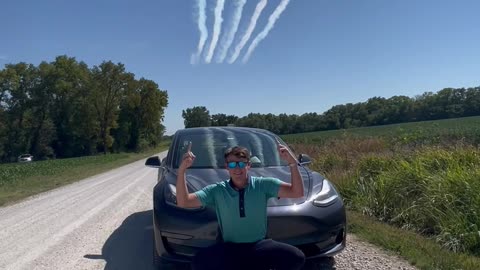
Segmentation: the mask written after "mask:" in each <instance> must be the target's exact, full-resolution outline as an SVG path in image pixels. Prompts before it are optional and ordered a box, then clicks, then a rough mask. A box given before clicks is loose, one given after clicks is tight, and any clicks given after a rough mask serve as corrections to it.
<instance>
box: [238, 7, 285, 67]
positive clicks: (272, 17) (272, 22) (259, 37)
mask: <svg viewBox="0 0 480 270" xmlns="http://www.w3.org/2000/svg"><path fill="white" fill-rule="evenodd" d="M288 2H290V0H282V2H280V4H279V5H278V7H277V8H276V9H275V11H273V13H272V15H270V17H269V18H268V23H267V26H265V28H264V29H263V31H262V32H260V33H259V34H258V35H257V36H256V37H255V39H254V40H253V41H252V44H250V47H248V50H247V53H246V54H245V55H244V56H243V59H242V62H243V63H246V62H247V61H248V59H249V58H250V56H251V55H252V53H253V50H255V48H256V47H257V45H258V43H260V41H262V40H263V39H264V38H265V37H266V36H267V35H268V32H270V30H272V28H273V27H274V26H275V22H276V21H277V20H278V18H279V17H280V15H282V12H283V11H284V10H285V9H286V8H287V5H288Z"/></svg>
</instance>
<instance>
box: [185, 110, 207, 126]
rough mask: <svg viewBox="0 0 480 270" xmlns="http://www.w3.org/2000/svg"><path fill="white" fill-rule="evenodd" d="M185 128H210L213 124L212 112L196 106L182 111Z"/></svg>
mask: <svg viewBox="0 0 480 270" xmlns="http://www.w3.org/2000/svg"><path fill="white" fill-rule="evenodd" d="M182 117H183V119H184V124H185V128H192V127H208V126H210V125H211V124H212V120H211V118H210V112H209V111H208V110H207V108H206V107H204V106H195V107H193V108H188V109H186V110H183V111H182Z"/></svg>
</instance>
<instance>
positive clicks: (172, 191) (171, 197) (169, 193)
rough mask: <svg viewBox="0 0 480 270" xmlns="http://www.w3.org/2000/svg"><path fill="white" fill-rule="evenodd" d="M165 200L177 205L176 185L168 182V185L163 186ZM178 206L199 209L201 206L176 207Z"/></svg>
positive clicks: (169, 203)
mask: <svg viewBox="0 0 480 270" xmlns="http://www.w3.org/2000/svg"><path fill="white" fill-rule="evenodd" d="M165 202H166V203H167V204H168V205H171V206H174V207H178V206H177V187H176V186H175V185H172V184H168V186H167V187H166V188H165ZM178 208H182V209H188V210H195V209H201V208H202V207H197V208H183V207H178Z"/></svg>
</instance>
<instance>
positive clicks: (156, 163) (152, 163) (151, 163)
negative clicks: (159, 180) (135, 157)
mask: <svg viewBox="0 0 480 270" xmlns="http://www.w3.org/2000/svg"><path fill="white" fill-rule="evenodd" d="M145 166H148V167H152V168H160V159H159V158H158V156H154V157H149V158H148V159H147V161H145Z"/></svg>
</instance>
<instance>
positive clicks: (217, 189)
mask: <svg viewBox="0 0 480 270" xmlns="http://www.w3.org/2000/svg"><path fill="white" fill-rule="evenodd" d="M281 183H282V181H281V180H279V179H277V178H272V177H253V176H250V177H249V183H248V185H247V186H246V187H245V188H244V189H243V190H239V191H237V190H236V189H234V188H233V183H230V180H225V181H223V182H219V183H216V184H211V185H208V186H206V187H204V188H203V189H201V190H199V191H197V192H195V194H196V195H197V198H198V199H199V200H200V201H201V202H202V205H203V206H211V207H214V208H215V210H216V212H217V219H218V224H219V225H220V229H221V231H222V236H223V241H225V242H233V243H251V242H255V241H258V240H261V239H264V238H265V236H266V235H267V201H268V199H270V198H273V197H278V190H279V188H280V184H281Z"/></svg>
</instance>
